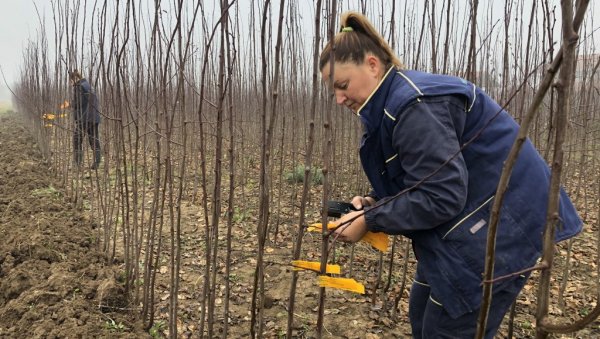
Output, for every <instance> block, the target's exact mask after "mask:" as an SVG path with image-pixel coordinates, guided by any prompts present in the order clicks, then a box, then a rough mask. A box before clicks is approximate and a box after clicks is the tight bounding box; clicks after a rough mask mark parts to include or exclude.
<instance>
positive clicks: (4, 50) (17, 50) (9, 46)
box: [0, 0, 50, 101]
mask: <svg viewBox="0 0 600 339" xmlns="http://www.w3.org/2000/svg"><path fill="white" fill-rule="evenodd" d="M36 2H37V6H38V8H39V9H40V11H42V8H43V7H44V6H45V3H46V2H48V3H49V2H50V1H41V2H40V1H36ZM33 3H34V2H33V1H32V0H0V68H1V70H2V72H3V73H4V76H5V77H6V81H7V82H8V84H9V85H10V86H12V83H13V82H14V80H15V79H16V78H17V77H18V74H19V67H20V64H21V60H22V59H23V57H22V53H23V49H24V47H25V46H26V45H27V41H28V39H29V37H32V38H33V39H35V37H36V36H37V33H36V30H38V27H39V24H38V19H37V15H36V14H35V7H34V5H33ZM40 3H41V4H40ZM10 100H11V94H10V92H9V90H8V88H7V87H6V84H5V82H4V79H3V78H2V76H1V74H0V101H10Z"/></svg>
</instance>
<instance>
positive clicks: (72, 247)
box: [0, 113, 149, 338]
mask: <svg viewBox="0 0 600 339" xmlns="http://www.w3.org/2000/svg"><path fill="white" fill-rule="evenodd" d="M85 220H86V219H85V218H84V217H83V216H82V215H81V213H79V212H78V211H77V210H76V209H75V208H74V207H73V206H72V205H71V204H70V203H68V202H67V200H66V199H64V197H63V194H62V192H61V190H60V188H59V187H58V186H57V183H56V182H55V181H54V180H53V176H52V175H51V174H50V173H49V170H48V166H47V165H46V164H45V163H44V161H43V159H42V156H41V154H40V152H39V150H38V146H37V145H36V143H35V141H34V140H33V138H32V137H31V134H30V133H29V131H28V130H26V129H25V128H24V127H23V124H22V123H21V122H20V121H19V119H18V118H17V116H16V115H15V114H10V113H9V114H6V113H2V114H0V239H1V241H0V337H2V338H103V337H106V338H114V337H122V338H144V337H149V335H148V333H147V332H146V331H144V330H143V329H142V328H141V327H140V325H139V323H137V322H136V321H135V318H134V317H132V316H131V315H129V314H127V313H126V312H125V313H114V312H112V311H114V310H115V309H117V308H124V307H125V306H126V303H125V298H124V295H123V293H122V292H123V290H122V288H121V286H120V285H119V283H118V282H117V281H116V279H115V277H117V276H118V275H117V270H116V269H115V268H113V267H111V266H110V265H107V264H106V262H105V259H104V258H103V256H102V254H101V253H99V252H98V251H97V250H96V246H95V245H94V242H95V239H93V237H92V236H90V235H91V234H93V232H92V224H91V223H90V222H88V221H85ZM108 308H110V311H111V312H108V311H107V312H103V310H107V309H108Z"/></svg>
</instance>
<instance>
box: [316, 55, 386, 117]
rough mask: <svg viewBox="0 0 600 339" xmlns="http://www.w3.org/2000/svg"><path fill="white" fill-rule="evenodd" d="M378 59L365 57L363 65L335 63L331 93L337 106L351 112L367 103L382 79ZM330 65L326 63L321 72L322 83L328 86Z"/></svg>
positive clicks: (370, 56)
mask: <svg viewBox="0 0 600 339" xmlns="http://www.w3.org/2000/svg"><path fill="white" fill-rule="evenodd" d="M381 65H382V64H381V62H380V61H379V59H378V58H377V57H375V56H373V55H367V56H366V57H365V60H364V61H363V63H361V64H359V65H357V64H355V63H354V62H352V61H349V62H336V63H335V64H334V71H333V91H334V93H335V101H336V103H337V104H338V105H344V106H346V107H348V108H350V109H351V110H352V111H353V112H355V113H356V112H357V111H358V109H359V108H361V107H362V105H363V104H364V103H365V101H367V99H368V98H369V96H370V95H371V93H372V92H373V91H374V90H375V88H376V87H377V85H378V84H379V81H380V80H381V78H382V77H383V69H382V67H381ZM330 72H331V69H330V65H329V63H327V64H326V65H325V66H324V67H323V70H322V71H321V76H322V77H323V81H325V83H327V84H329V83H330V79H329V73H330Z"/></svg>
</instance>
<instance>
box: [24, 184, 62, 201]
mask: <svg viewBox="0 0 600 339" xmlns="http://www.w3.org/2000/svg"><path fill="white" fill-rule="evenodd" d="M60 194H61V193H60V191H59V190H57V189H56V188H54V187H53V186H52V185H50V186H48V187H44V188H38V189H34V190H33V191H31V195H33V196H34V197H55V198H59V197H60Z"/></svg>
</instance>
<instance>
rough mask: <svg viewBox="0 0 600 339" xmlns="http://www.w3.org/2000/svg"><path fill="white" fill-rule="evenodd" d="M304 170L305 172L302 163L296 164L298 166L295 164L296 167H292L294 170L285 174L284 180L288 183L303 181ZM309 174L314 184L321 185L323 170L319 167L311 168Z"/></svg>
mask: <svg viewBox="0 0 600 339" xmlns="http://www.w3.org/2000/svg"><path fill="white" fill-rule="evenodd" d="M304 172H305V167H304V165H298V166H296V168H294V170H293V171H292V172H289V173H286V174H285V180H286V181H287V182H288V183H290V184H292V183H296V184H298V183H303V182H304ZM310 175H311V182H312V183H313V184H314V185H321V184H322V183H323V171H322V170H321V169H320V168H316V169H313V170H312V171H311V174H310Z"/></svg>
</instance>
